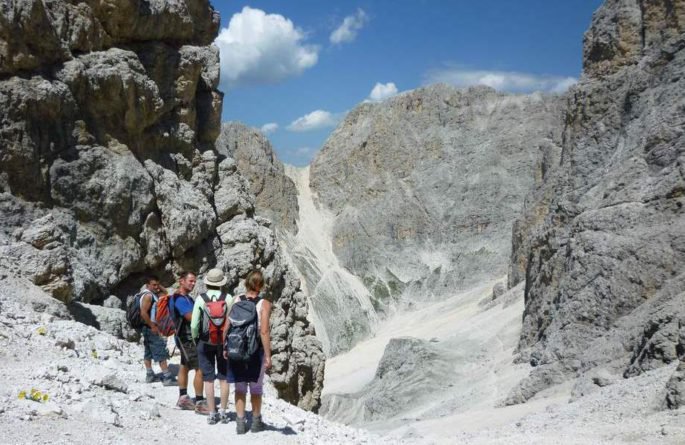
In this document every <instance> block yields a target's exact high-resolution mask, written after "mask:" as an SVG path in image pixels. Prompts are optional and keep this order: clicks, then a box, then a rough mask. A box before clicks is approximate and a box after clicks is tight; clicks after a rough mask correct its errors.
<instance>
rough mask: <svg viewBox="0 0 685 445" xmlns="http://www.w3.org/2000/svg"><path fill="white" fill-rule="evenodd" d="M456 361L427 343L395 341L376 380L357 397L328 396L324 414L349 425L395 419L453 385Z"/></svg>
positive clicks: (390, 344)
mask: <svg viewBox="0 0 685 445" xmlns="http://www.w3.org/2000/svg"><path fill="white" fill-rule="evenodd" d="M453 360H454V357H453V356H452V355H451V354H450V353H449V351H448V350H447V349H445V348H444V347H441V346H436V345H433V344H431V343H430V342H428V341H426V340H421V339H418V338H411V337H402V338H393V339H391V340H390V342H389V343H388V345H387V346H386V348H385V351H384V352H383V357H382V358H381V361H380V363H379V364H378V368H377V370H376V374H375V376H374V378H373V380H372V381H371V382H370V383H369V384H368V385H366V386H365V387H364V389H363V390H362V391H361V392H360V393H358V394H331V395H330V396H325V397H324V404H323V406H322V414H323V415H324V416H326V417H328V418H331V419H336V420H337V421H342V422H344V423H347V424H362V423H368V422H372V421H374V420H381V419H388V418H392V417H393V416H395V415H397V414H399V413H400V412H403V410H406V409H407V406H408V405H410V406H421V404H422V403H424V402H426V401H427V400H430V399H431V398H432V396H433V395H431V394H430V390H431V389H433V388H443V389H446V388H447V387H448V386H451V384H452V383H453V380H455V379H456V376H454V377H452V378H450V377H449V376H450V375H454V365H453V363H452V361H453ZM415 385H416V386H415ZM417 387H420V388H421V389H418V390H417Z"/></svg>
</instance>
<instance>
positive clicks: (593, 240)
mask: <svg viewBox="0 0 685 445" xmlns="http://www.w3.org/2000/svg"><path fill="white" fill-rule="evenodd" d="M683 11H685V2H683V1H676V2H670V3H669V4H668V5H666V4H665V3H662V2H642V1H640V2H622V1H617V0H609V1H606V2H605V3H604V5H603V6H602V7H601V8H600V9H599V10H598V11H597V13H596V14H595V15H594V17H593V23H592V26H591V27H590V30H589V31H588V32H587V33H586V35H585V45H584V75H583V77H582V79H581V81H580V82H579V83H578V84H577V85H576V86H575V87H573V89H572V90H571V92H570V94H569V96H568V104H567V110H566V118H565V122H566V124H565V129H564V137H563V144H562V145H561V154H560V156H558V157H557V156H556V153H552V154H551V156H550V157H549V159H551V160H552V161H553V162H551V163H549V164H548V166H547V167H546V168H548V169H549V170H548V173H547V175H546V178H545V180H544V182H543V183H541V184H539V185H538V187H537V188H536V189H535V190H534V191H533V192H532V193H531V194H530V195H529V196H528V197H527V199H526V204H525V206H524V211H523V216H522V217H521V218H520V220H519V221H518V222H517V223H516V225H515V228H514V234H513V235H514V236H513V252H512V264H511V265H510V275H509V285H510V286H513V285H515V284H517V283H519V282H521V281H523V280H525V281H526V295H525V301H526V307H525V312H524V318H523V330H522V333H521V340H520V343H519V352H520V355H519V361H520V362H528V363H531V364H532V365H533V366H535V367H536V369H535V370H534V371H533V372H532V373H531V375H530V376H529V377H528V378H527V379H525V380H524V381H523V382H522V383H521V384H520V385H519V387H518V388H515V389H514V391H513V392H512V396H514V397H517V396H516V395H518V396H522V397H521V400H527V399H528V398H529V397H531V396H533V395H534V394H535V393H537V392H539V391H541V390H543V389H545V388H547V387H548V386H550V385H552V384H555V383H559V382H560V381H564V380H568V379H571V378H575V377H577V376H578V375H579V374H580V373H583V372H587V371H588V370H590V369H592V368H594V367H596V366H609V367H610V368H611V370H612V373H616V374H619V375H620V374H622V375H624V376H625V377H633V376H636V375H638V374H640V373H642V372H645V371H649V370H652V369H655V368H657V367H661V366H664V365H665V364H670V363H673V362H674V361H676V360H677V358H678V352H677V347H678V346H677V345H678V344H679V340H678V335H679V334H678V331H679V329H680V326H682V325H683V320H684V316H685V314H684V313H683V307H684V305H683V303H684V302H685V293H684V292H683V291H684V290H685V276H684V275H683V272H682V271H683V266H684V265H685V223H684V222H685V219H684V218H683V212H684V210H683V204H684V203H685V199H684V196H685V195H684V193H683V191H684V190H685V175H684V170H683V162H684V160H685V158H684V156H685V151H684V150H683V147H685V132H684V131H683V128H682V120H683V117H684V116H685V112H684V110H683V107H682V103H683V97H684V96H683V91H685V52H684V51H683V50H682V49H683V48H684V47H685V37H684V34H683V22H682V20H679V19H678V18H677V17H682V14H683ZM556 159H558V161H556Z"/></svg>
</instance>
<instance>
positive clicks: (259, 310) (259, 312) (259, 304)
mask: <svg viewBox="0 0 685 445" xmlns="http://www.w3.org/2000/svg"><path fill="white" fill-rule="evenodd" d="M245 298H247V299H248V300H250V299H251V298H248V296H247V295H245ZM239 301H240V295H238V296H237V297H235V299H234V300H233V303H237V302H239ZM263 302H264V299H263V298H260V299H259V301H258V302H257V329H259V327H260V326H261V325H262V303H263Z"/></svg>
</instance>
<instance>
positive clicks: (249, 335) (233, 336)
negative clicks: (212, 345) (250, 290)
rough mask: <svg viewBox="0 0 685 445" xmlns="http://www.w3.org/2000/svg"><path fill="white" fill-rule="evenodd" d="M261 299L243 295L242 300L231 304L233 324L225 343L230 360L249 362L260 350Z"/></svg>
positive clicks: (230, 314)
mask: <svg viewBox="0 0 685 445" xmlns="http://www.w3.org/2000/svg"><path fill="white" fill-rule="evenodd" d="M259 300H260V299H259V298H256V299H254V300H250V299H248V298H247V297H246V296H245V295H241V296H240V301H237V302H235V303H233V306H231V312H230V313H229V314H228V319H229V321H230V323H231V325H230V327H229V328H228V335H226V344H225V349H226V351H227V352H228V360H229V361H238V362H247V361H249V360H250V359H251V358H252V357H254V355H255V354H256V353H257V352H258V351H259V350H260V347H261V341H260V338H259V329H258V326H257V321H258V318H257V303H258V302H259Z"/></svg>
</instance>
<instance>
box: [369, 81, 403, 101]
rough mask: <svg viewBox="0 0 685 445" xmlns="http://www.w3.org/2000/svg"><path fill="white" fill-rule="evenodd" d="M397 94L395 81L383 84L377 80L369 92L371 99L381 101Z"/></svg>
mask: <svg viewBox="0 0 685 445" xmlns="http://www.w3.org/2000/svg"><path fill="white" fill-rule="evenodd" d="M396 94H397V87H396V86H395V83H394V82H388V83H386V84H382V83H380V82H377V83H376V85H375V86H374V87H373V89H372V90H371V93H370V94H369V100H372V101H374V102H379V101H381V100H384V99H387V98H388V97H392V96H394V95H396Z"/></svg>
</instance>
